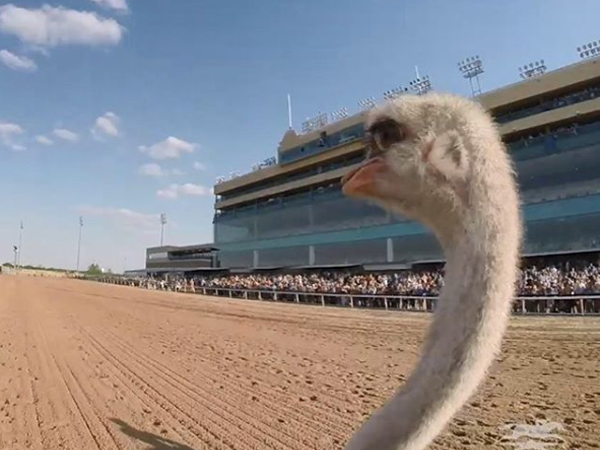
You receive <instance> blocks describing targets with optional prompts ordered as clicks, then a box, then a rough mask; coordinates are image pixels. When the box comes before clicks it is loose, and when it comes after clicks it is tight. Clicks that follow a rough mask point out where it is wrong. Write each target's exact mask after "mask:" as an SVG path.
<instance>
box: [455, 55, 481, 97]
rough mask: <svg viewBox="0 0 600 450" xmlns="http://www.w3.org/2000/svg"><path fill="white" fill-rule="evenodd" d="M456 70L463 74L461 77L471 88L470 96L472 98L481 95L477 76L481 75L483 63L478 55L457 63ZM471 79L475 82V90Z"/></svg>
mask: <svg viewBox="0 0 600 450" xmlns="http://www.w3.org/2000/svg"><path fill="white" fill-rule="evenodd" d="M458 70H460V72H461V73H462V74H463V77H464V78H466V79H468V80H469V85H470V86H471V94H472V96H473V97H475V96H476V95H480V94H481V84H480V82H479V75H481V74H482V73H483V72H484V70H483V62H482V61H481V58H480V57H479V55H477V56H470V57H468V58H466V59H465V60H463V61H460V62H459V63H458ZM473 78H475V80H476V81H477V88H475V86H474V85H473Z"/></svg>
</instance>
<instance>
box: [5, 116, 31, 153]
mask: <svg viewBox="0 0 600 450" xmlns="http://www.w3.org/2000/svg"><path fill="white" fill-rule="evenodd" d="M24 132H25V130H24V129H23V128H22V127H21V126H20V125H17V124H16V123H10V122H0V143H1V144H3V145H5V146H7V147H9V148H10V149H12V150H14V151H16V152H20V151H23V150H25V147H24V146H23V145H21V144H16V143H15V142H14V138H15V137H17V136H20V135H22V134H23V133H24Z"/></svg>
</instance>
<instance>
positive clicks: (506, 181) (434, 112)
mask: <svg viewBox="0 0 600 450" xmlns="http://www.w3.org/2000/svg"><path fill="white" fill-rule="evenodd" d="M366 129H367V141H368V146H369V155H368V158H367V160H366V162H365V163H364V164H363V165H362V166H361V167H359V168H358V169H356V170H354V171H352V172H351V173H349V174H347V175H346V176H345V177H344V179H343V180H342V184H343V191H344V193H345V194H346V195H348V196H350V197H355V198H360V199H366V200H369V201H373V202H375V203H377V204H379V205H380V206H382V207H383V208H385V209H388V210H391V211H394V212H397V213H401V214H403V215H405V216H406V217H409V218H412V219H416V220H418V221H420V222H422V223H423V224H425V225H426V226H428V227H429V228H430V229H431V230H432V231H433V232H434V233H435V234H436V235H437V237H438V239H440V241H441V242H442V244H449V243H450V242H449V240H452V236H453V235H454V234H455V233H456V232H457V231H458V230H459V229H462V230H464V228H465V227H468V226H469V224H472V223H474V222H477V218H478V216H480V215H481V214H482V213H486V212H491V213H498V212H499V211H498V210H493V209H492V210H491V209H490V208H491V207H492V206H493V204H494V203H497V202H498V203H502V201H503V200H502V199H503V196H504V195H511V193H514V182H513V177H512V167H511V164H510V160H509V158H508V156H507V154H506V152H505V151H504V146H503V144H502V142H501V141H500V138H499V136H498V133H497V131H496V129H495V126H494V124H493V122H492V120H491V119H490V117H489V116H488V114H487V113H486V112H485V110H484V109H483V107H481V106H480V105H479V104H477V103H474V102H472V101H470V100H466V99H463V98H461V97H457V96H454V95H447V94H444V95H441V94H429V95H425V96H410V95H407V96H402V97H400V98H398V99H395V100H393V101H389V102H387V103H385V104H383V105H381V106H380V107H378V108H375V109H374V110H372V111H371V112H370V114H369V116H368V118H367V122H366ZM491 174H493V176H490V175H491ZM507 193H508V194H507ZM494 200H495V201H494ZM485 203H487V205H486V204H485Z"/></svg>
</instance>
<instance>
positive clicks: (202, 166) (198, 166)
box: [194, 161, 206, 170]
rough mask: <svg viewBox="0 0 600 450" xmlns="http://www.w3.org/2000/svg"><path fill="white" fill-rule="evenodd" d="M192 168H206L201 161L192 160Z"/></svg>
mask: <svg viewBox="0 0 600 450" xmlns="http://www.w3.org/2000/svg"><path fill="white" fill-rule="evenodd" d="M194 169H196V170H206V166H205V165H204V164H202V163H201V162H198V161H194Z"/></svg>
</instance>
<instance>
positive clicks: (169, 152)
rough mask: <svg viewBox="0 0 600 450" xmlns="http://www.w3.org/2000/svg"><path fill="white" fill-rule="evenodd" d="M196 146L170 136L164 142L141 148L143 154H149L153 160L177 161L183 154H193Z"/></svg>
mask: <svg viewBox="0 0 600 450" xmlns="http://www.w3.org/2000/svg"><path fill="white" fill-rule="evenodd" d="M195 148H196V145H195V144H191V143H189V142H186V141H183V140H181V139H177V138H176V137H173V136H170V137H168V138H167V139H165V140H164V141H162V142H158V143H156V144H153V145H151V146H150V147H146V146H144V145H142V146H140V148H139V150H140V151H141V152H142V153H147V154H148V155H150V157H151V158H153V159H169V158H170V159H177V158H179V157H181V155H182V154H183V153H193V151H194V150H195Z"/></svg>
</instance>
